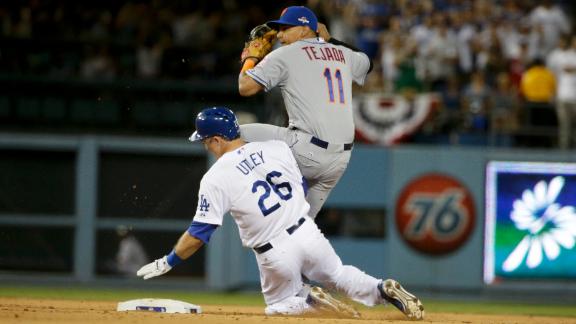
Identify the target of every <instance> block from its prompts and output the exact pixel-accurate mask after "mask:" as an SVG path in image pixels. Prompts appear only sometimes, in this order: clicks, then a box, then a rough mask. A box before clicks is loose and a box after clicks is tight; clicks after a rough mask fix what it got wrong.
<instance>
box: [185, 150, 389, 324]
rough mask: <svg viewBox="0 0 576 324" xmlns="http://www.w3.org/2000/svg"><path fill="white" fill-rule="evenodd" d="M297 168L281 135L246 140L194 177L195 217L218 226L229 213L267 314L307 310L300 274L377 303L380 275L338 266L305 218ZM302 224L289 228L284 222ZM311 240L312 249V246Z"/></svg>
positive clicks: (349, 295)
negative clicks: (255, 271) (249, 254)
mask: <svg viewBox="0 0 576 324" xmlns="http://www.w3.org/2000/svg"><path fill="white" fill-rule="evenodd" d="M308 209H309V205H308V203H307V202H306V200H305V198H304V188H303V186H302V174H301V173H300V171H299V169H298V165H297V164H296V160H295V158H294V156H293V155H292V151H291V150H290V148H289V147H288V145H287V144H286V143H284V142H283V141H275V140H274V141H267V142H252V143H247V144H245V145H243V146H242V147H240V148H238V149H236V150H234V151H231V152H228V153H226V154H224V155H222V156H221V157H220V158H219V159H218V160H217V161H216V163H214V165H212V167H211V168H210V170H208V172H207V173H206V174H205V175H204V177H203V178H202V181H201V182H200V191H199V197H198V209H197V211H196V215H195V216H194V221H196V222H202V223H208V224H215V225H221V224H222V218H223V216H224V214H225V213H226V212H228V211H230V214H231V215H232V217H233V218H234V220H235V221H236V224H237V225H238V229H239V231H240V238H241V240H242V244H243V245H244V246H247V247H251V248H254V247H262V246H263V245H265V244H268V245H269V246H270V249H268V250H266V251H265V252H256V251H255V255H256V260H257V262H258V268H259V271H260V283H261V286H262V294H263V295H264V300H265V301H266V304H267V305H268V307H267V308H266V314H269V315H275V314H285V312H295V313H298V312H299V311H305V309H306V308H310V307H311V306H310V305H308V304H307V303H306V298H305V297H298V296H297V294H298V293H299V292H300V291H301V290H302V287H303V284H302V275H305V276H306V277H308V278H310V280H314V281H318V282H321V283H323V284H325V285H329V286H333V287H335V288H336V289H338V290H339V291H342V292H344V293H345V294H346V295H347V296H348V297H350V298H351V299H353V300H356V301H358V302H361V303H363V304H365V305H368V306H372V305H376V304H378V303H382V302H383V301H382V298H381V297H380V293H379V291H378V288H377V286H378V283H379V280H378V279H376V278H374V277H372V276H370V275H367V274H365V273H364V272H362V271H360V270H359V269H357V268H355V267H353V266H344V265H343V264H342V261H341V260H340V258H339V257H338V255H337V254H336V252H335V251H334V249H333V248H332V246H331V245H330V242H328V240H327V239H326V238H325V237H324V235H323V234H322V232H320V230H319V229H318V227H317V226H316V224H315V223H314V222H313V221H312V220H311V219H310V218H308V217H307V213H308ZM295 224H300V225H299V226H298V228H297V229H296V230H294V231H291V232H288V231H287V229H288V228H291V227H293V226H294V225H295ZM310 247H313V248H310Z"/></svg>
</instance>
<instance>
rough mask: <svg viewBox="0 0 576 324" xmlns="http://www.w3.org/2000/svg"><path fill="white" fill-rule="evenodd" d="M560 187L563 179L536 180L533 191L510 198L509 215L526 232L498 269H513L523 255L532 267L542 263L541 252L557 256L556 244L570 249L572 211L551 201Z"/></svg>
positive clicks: (575, 234)
mask: <svg viewBox="0 0 576 324" xmlns="http://www.w3.org/2000/svg"><path fill="white" fill-rule="evenodd" d="M562 187H564V178H563V177H560V176H558V177H555V178H554V179H552V180H551V181H550V184H546V182H545V181H540V182H538V183H537V184H536V185H535V186H534V190H533V191H530V190H524V192H523V193H522V199H516V200H515V201H514V205H513V207H514V210H513V211H512V213H511V215H510V218H511V219H512V220H513V221H514V223H515V225H516V228H518V229H519V230H524V231H527V232H528V233H527V234H526V236H524V238H523V239H522V241H521V242H520V243H519V244H518V246H516V248H515V249H514V251H512V253H510V255H509V256H508V258H506V261H504V264H503V265H502V269H503V270H504V271H506V272H511V271H514V270H515V269H516V268H518V267H519V266H520V265H521V264H522V261H523V260H524V258H525V257H526V255H528V257H527V258H526V266H528V268H530V269H533V268H536V267H538V266H539V265H540V264H541V263H542V251H544V254H546V257H547V258H548V260H550V261H553V260H555V259H556V258H558V256H559V255H560V246H562V247H564V248H565V249H568V250H570V249H572V248H573V247H574V245H575V243H576V239H575V238H576V211H575V209H574V207H572V206H564V207H561V206H560V205H559V204H557V203H555V201H556V198H557V197H558V194H559V193H560V191H561V190H562Z"/></svg>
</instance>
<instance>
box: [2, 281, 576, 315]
mask: <svg viewBox="0 0 576 324" xmlns="http://www.w3.org/2000/svg"><path fill="white" fill-rule="evenodd" d="M0 297H22V298H24V297H25V298H43V299H73V300H74V299H76V300H79V299H81V300H101V301H122V300H128V299H136V298H169V299H177V300H182V301H186V302H190V303H194V304H200V305H240V306H261V307H264V301H263V299H262V296H261V295H260V294H258V293H210V292H205V293H203V292H202V293H199V292H190V293H186V292H182V291H166V290H145V289H122V290H114V289H93V288H76V287H74V288H65V287H56V288H55V287H0ZM424 305H425V307H426V311H427V312H428V313H429V314H431V313H439V312H447V313H468V314H499V315H504V314H509V315H532V316H561V317H576V306H571V305H537V304H532V303H524V304H521V303H509V302H461V301H456V302H454V301H439V300H424ZM361 309H368V308H364V307H361Z"/></svg>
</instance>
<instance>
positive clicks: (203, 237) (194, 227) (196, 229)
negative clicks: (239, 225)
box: [188, 221, 218, 244]
mask: <svg viewBox="0 0 576 324" xmlns="http://www.w3.org/2000/svg"><path fill="white" fill-rule="evenodd" d="M217 228H218V225H214V224H207V223H201V222H196V221H193V222H192V224H190V227H188V234H190V235H192V236H194V237H195V238H197V239H199V240H200V241H202V242H204V244H208V242H210V237H211V236H212V234H213V233H214V231H215V230H216V229H217Z"/></svg>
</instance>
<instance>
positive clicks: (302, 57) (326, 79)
mask: <svg viewBox="0 0 576 324" xmlns="http://www.w3.org/2000/svg"><path fill="white" fill-rule="evenodd" d="M369 67H370V60H369V59H368V56H367V55H366V54H364V53H362V52H354V51H352V50H350V49H348V48H346V47H344V46H339V45H333V44H330V43H327V42H326V41H324V40H323V39H322V38H309V39H304V40H300V41H297V42H294V43H292V44H290V45H286V46H282V47H280V48H278V49H276V50H274V51H272V52H271V53H270V54H268V55H267V56H266V57H265V58H264V59H263V60H262V61H261V62H260V63H259V64H258V65H256V66H255V67H254V68H253V69H250V70H248V71H247V72H246V73H247V74H248V75H249V76H250V77H251V78H252V79H254V80H255V81H256V82H258V83H260V84H261V85H262V86H263V87H264V89H265V91H269V90H270V89H272V88H274V87H276V86H278V87H280V89H281V91H282V97H283V98H284V105H285V106H286V110H287V112H288V118H289V126H290V127H292V128H298V129H300V130H302V131H304V132H306V133H309V134H311V135H314V136H316V137H318V138H320V139H322V140H324V141H327V142H329V143H333V144H337V143H351V142H352V141H353V140H354V121H353V116H352V81H355V82H356V83H358V84H360V85H362V84H363V83H364V80H365V78H366V75H367V73H368V69H369Z"/></svg>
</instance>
